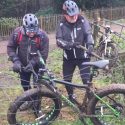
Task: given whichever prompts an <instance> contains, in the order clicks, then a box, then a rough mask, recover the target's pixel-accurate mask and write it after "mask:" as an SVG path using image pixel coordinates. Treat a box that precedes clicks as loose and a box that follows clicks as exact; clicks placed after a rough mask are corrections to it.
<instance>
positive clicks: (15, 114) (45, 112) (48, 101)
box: [7, 88, 62, 125]
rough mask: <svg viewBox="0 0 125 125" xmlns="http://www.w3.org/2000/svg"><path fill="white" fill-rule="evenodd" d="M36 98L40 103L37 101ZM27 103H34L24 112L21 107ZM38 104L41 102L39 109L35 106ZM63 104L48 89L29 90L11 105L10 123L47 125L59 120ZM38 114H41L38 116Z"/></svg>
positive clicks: (9, 112) (9, 110)
mask: <svg viewBox="0 0 125 125" xmlns="http://www.w3.org/2000/svg"><path fill="white" fill-rule="evenodd" d="M36 97H38V98H37V99H39V101H38V100H35V99H36ZM27 101H28V102H33V105H32V106H31V107H29V108H28V109H25V110H23V111H22V110H21V106H23V105H24V103H26V102H27ZM36 102H39V107H38V106H36V105H35V104H36ZM37 104H38V103H37ZM61 104H62V103H61V100H60V99H59V98H58V97H57V95H56V94H54V93H52V92H50V91H49V90H47V89H44V90H38V89H37V88H34V89H31V90H28V91H26V92H25V93H24V94H23V95H22V96H20V97H18V98H17V99H16V100H15V101H14V102H13V103H12V104H11V105H10V107H9V109H8V114H7V119H8V123H9V124H11V125H31V124H33V125H47V124H49V123H50V122H52V121H53V120H55V119H56V118H57V116H58V115H59V113H60V109H61ZM34 107H35V108H34ZM34 109H35V110H34ZM38 110H39V111H40V113H39V111H38ZM37 111H38V112H37ZM36 112H37V113H39V114H38V115H37V116H36Z"/></svg>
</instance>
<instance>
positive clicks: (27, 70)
mask: <svg viewBox="0 0 125 125" xmlns="http://www.w3.org/2000/svg"><path fill="white" fill-rule="evenodd" d="M36 65H37V63H36V62H35V61H34V60H33V59H32V60H30V61H29V63H28V64H27V66H26V67H25V69H24V70H25V72H29V71H31V70H32V68H33V67H35V66H36Z"/></svg>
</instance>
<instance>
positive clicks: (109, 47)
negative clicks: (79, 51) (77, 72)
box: [96, 25, 118, 67]
mask: <svg viewBox="0 0 125 125" xmlns="http://www.w3.org/2000/svg"><path fill="white" fill-rule="evenodd" d="M103 28H104V33H103V34H102V36H101V37H100V39H99V44H98V46H97V48H96V50H97V54H98V55H99V56H101V57H103V58H105V59H108V60H110V62H111V63H110V65H109V67H113V66H114V65H116V63H117V61H118V48H117V46H116V43H115V41H114V40H113V39H112V38H111V37H112V36H111V35H112V34H114V32H113V31H112V30H111V28H110V26H109V25H106V26H105V27H103Z"/></svg>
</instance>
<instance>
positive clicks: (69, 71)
mask: <svg viewBox="0 0 125 125" xmlns="http://www.w3.org/2000/svg"><path fill="white" fill-rule="evenodd" d="M89 61H90V59H84V60H78V59H76V60H66V59H64V60H63V77H64V78H63V79H64V80H65V81H68V82H71V81H72V77H73V73H74V70H75V68H76V66H78V68H79V70H80V76H81V79H82V82H83V84H87V83H88V82H90V81H91V76H90V67H88V66H83V65H82V63H83V62H89ZM65 87H66V90H67V93H68V95H69V98H70V97H72V95H73V87H71V86H65Z"/></svg>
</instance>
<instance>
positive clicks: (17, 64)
mask: <svg viewBox="0 0 125 125" xmlns="http://www.w3.org/2000/svg"><path fill="white" fill-rule="evenodd" d="M13 71H14V72H17V73H18V72H21V62H20V61H19V60H17V61H15V62H14V63H13Z"/></svg>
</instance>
